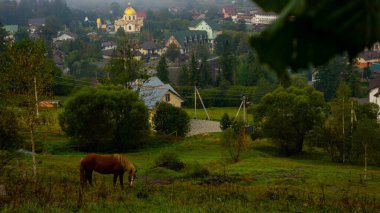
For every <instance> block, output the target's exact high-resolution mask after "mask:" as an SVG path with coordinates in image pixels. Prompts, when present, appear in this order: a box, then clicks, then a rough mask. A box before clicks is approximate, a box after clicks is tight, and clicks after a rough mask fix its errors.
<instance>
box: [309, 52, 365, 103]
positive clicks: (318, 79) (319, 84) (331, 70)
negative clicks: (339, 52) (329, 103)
mask: <svg viewBox="0 0 380 213" xmlns="http://www.w3.org/2000/svg"><path fill="white" fill-rule="evenodd" d="M314 73H315V74H314V76H315V83H314V85H315V88H316V89H317V90H319V91H321V92H323V94H324V96H325V99H326V100H331V99H332V98H334V97H335V92H336V90H337V89H338V86H339V85H340V83H342V82H346V83H348V85H349V86H350V88H351V89H352V93H353V94H352V95H353V96H358V95H359V76H358V72H357V70H356V69H355V68H354V67H353V66H352V65H351V64H350V63H349V61H348V58H347V57H344V56H343V57H342V56H339V57H334V58H333V59H331V60H330V62H329V63H327V64H326V65H323V66H319V67H317V68H316V69H315V71H314Z"/></svg>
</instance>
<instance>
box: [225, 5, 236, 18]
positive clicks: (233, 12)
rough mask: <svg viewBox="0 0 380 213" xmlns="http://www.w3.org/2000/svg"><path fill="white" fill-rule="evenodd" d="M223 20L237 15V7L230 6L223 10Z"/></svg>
mask: <svg viewBox="0 0 380 213" xmlns="http://www.w3.org/2000/svg"><path fill="white" fill-rule="evenodd" d="M222 14H223V18H230V17H232V16H235V15H236V14H237V10H236V7H235V6H234V5H228V6H225V7H223V8H222Z"/></svg>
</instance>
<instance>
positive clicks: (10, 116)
mask: <svg viewBox="0 0 380 213" xmlns="http://www.w3.org/2000/svg"><path fill="white" fill-rule="evenodd" d="M22 141H23V139H22V137H21V134H20V127H19V125H18V123H17V120H16V119H15V114H14V113H13V112H11V111H9V110H6V109H2V108H0V150H14V149H16V148H17V147H18V146H20V145H21V143H22Z"/></svg>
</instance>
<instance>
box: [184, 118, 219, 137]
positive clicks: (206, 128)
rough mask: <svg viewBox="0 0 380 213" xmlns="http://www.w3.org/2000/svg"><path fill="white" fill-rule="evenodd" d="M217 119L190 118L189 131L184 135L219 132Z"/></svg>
mask: <svg viewBox="0 0 380 213" xmlns="http://www.w3.org/2000/svg"><path fill="white" fill-rule="evenodd" d="M219 125H220V123H219V121H207V120H195V119H191V120H190V131H189V133H187V135H186V136H193V135H199V134H203V133H210V132H221V131H222V130H221V129H220V126H219Z"/></svg>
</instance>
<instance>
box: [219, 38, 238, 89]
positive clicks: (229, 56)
mask: <svg viewBox="0 0 380 213" xmlns="http://www.w3.org/2000/svg"><path fill="white" fill-rule="evenodd" d="M219 62H220V66H221V68H222V76H223V78H224V79H225V80H226V81H228V82H230V83H231V84H234V83H235V79H236V76H235V66H236V62H237V59H236V57H235V55H234V52H233V51H232V49H231V46H230V43H229V42H228V40H227V41H226V42H225V46H224V49H223V53H222V55H221V56H220V58H219Z"/></svg>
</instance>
